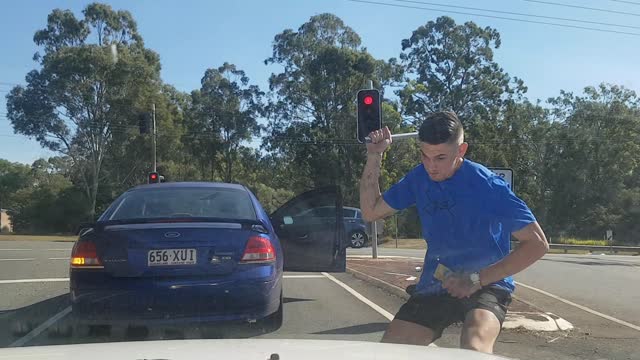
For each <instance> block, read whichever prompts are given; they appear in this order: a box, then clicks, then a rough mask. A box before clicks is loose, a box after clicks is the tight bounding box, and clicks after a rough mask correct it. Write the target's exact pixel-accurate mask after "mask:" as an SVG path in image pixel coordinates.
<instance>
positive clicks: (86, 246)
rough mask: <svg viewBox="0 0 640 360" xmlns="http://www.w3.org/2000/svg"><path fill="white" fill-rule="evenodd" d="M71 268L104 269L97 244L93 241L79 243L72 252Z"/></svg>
mask: <svg viewBox="0 0 640 360" xmlns="http://www.w3.org/2000/svg"><path fill="white" fill-rule="evenodd" d="M71 267H82V268H103V267H104V266H102V261H100V259H99V258H98V251H97V249H96V244H95V243H93V242H91V241H79V242H77V243H76V244H75V245H74V246H73V250H72V251H71Z"/></svg>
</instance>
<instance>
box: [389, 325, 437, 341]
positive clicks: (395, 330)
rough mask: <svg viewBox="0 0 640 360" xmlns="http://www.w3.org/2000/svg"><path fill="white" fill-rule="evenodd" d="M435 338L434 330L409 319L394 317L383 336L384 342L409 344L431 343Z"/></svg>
mask: <svg viewBox="0 0 640 360" xmlns="http://www.w3.org/2000/svg"><path fill="white" fill-rule="evenodd" d="M433 340H434V332H433V330H431V329H429V328H427V327H424V326H421V325H418V324H414V323H412V322H409V321H404V320H397V319H394V320H393V321H392V322H391V323H390V324H389V326H388V327H387V330H386V331H385V332H384V335H383V336H382V342H384V343H395V344H409V345H429V344H431V342H433Z"/></svg>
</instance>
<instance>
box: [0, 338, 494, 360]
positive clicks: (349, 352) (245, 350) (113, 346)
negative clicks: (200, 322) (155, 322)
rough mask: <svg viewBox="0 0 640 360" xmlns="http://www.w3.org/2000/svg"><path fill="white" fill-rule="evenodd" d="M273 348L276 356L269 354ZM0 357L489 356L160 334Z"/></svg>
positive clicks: (252, 359) (336, 359)
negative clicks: (153, 337)
mask: <svg viewBox="0 0 640 360" xmlns="http://www.w3.org/2000/svg"><path fill="white" fill-rule="evenodd" d="M272 354H277V357H275V356H274V357H272ZM0 359H2V360H4V359H47V360H49V359H50V360H61V359H65V360H66V359H68V360H78V359H90V360H128V359H135V360H142V359H146V360H153V359H163V360H165V359H166V360H186V359H194V360H210V359H220V360H269V359H272V360H276V359H279V360H298V359H301V360H342V359H345V360H346V359H348V360H356V359H358V360H359V359H376V360H385V359H389V360H398V359H410V360H416V359H437V360H452V359H464V360H490V359H504V358H503V357H499V356H495V355H489V354H483V353H478V352H475V351H469V350H461V349H447V348H440V347H426V346H412V345H397V344H382V343H374V342H364V341H338V340H276V339H273V340H271V339H238V340H235V339H234V340H163V341H137V342H118V343H98V344H79V345H53V346H32V347H22V348H6V349H0Z"/></svg>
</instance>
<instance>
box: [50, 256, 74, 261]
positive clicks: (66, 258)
mask: <svg viewBox="0 0 640 360" xmlns="http://www.w3.org/2000/svg"><path fill="white" fill-rule="evenodd" d="M70 259H71V258H69V257H63V258H49V260H70Z"/></svg>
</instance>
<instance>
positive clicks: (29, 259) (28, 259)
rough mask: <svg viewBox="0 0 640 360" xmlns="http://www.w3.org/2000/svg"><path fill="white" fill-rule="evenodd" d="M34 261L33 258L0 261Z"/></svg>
mask: <svg viewBox="0 0 640 360" xmlns="http://www.w3.org/2000/svg"><path fill="white" fill-rule="evenodd" d="M31 260H35V258H26V259H0V261H31Z"/></svg>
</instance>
